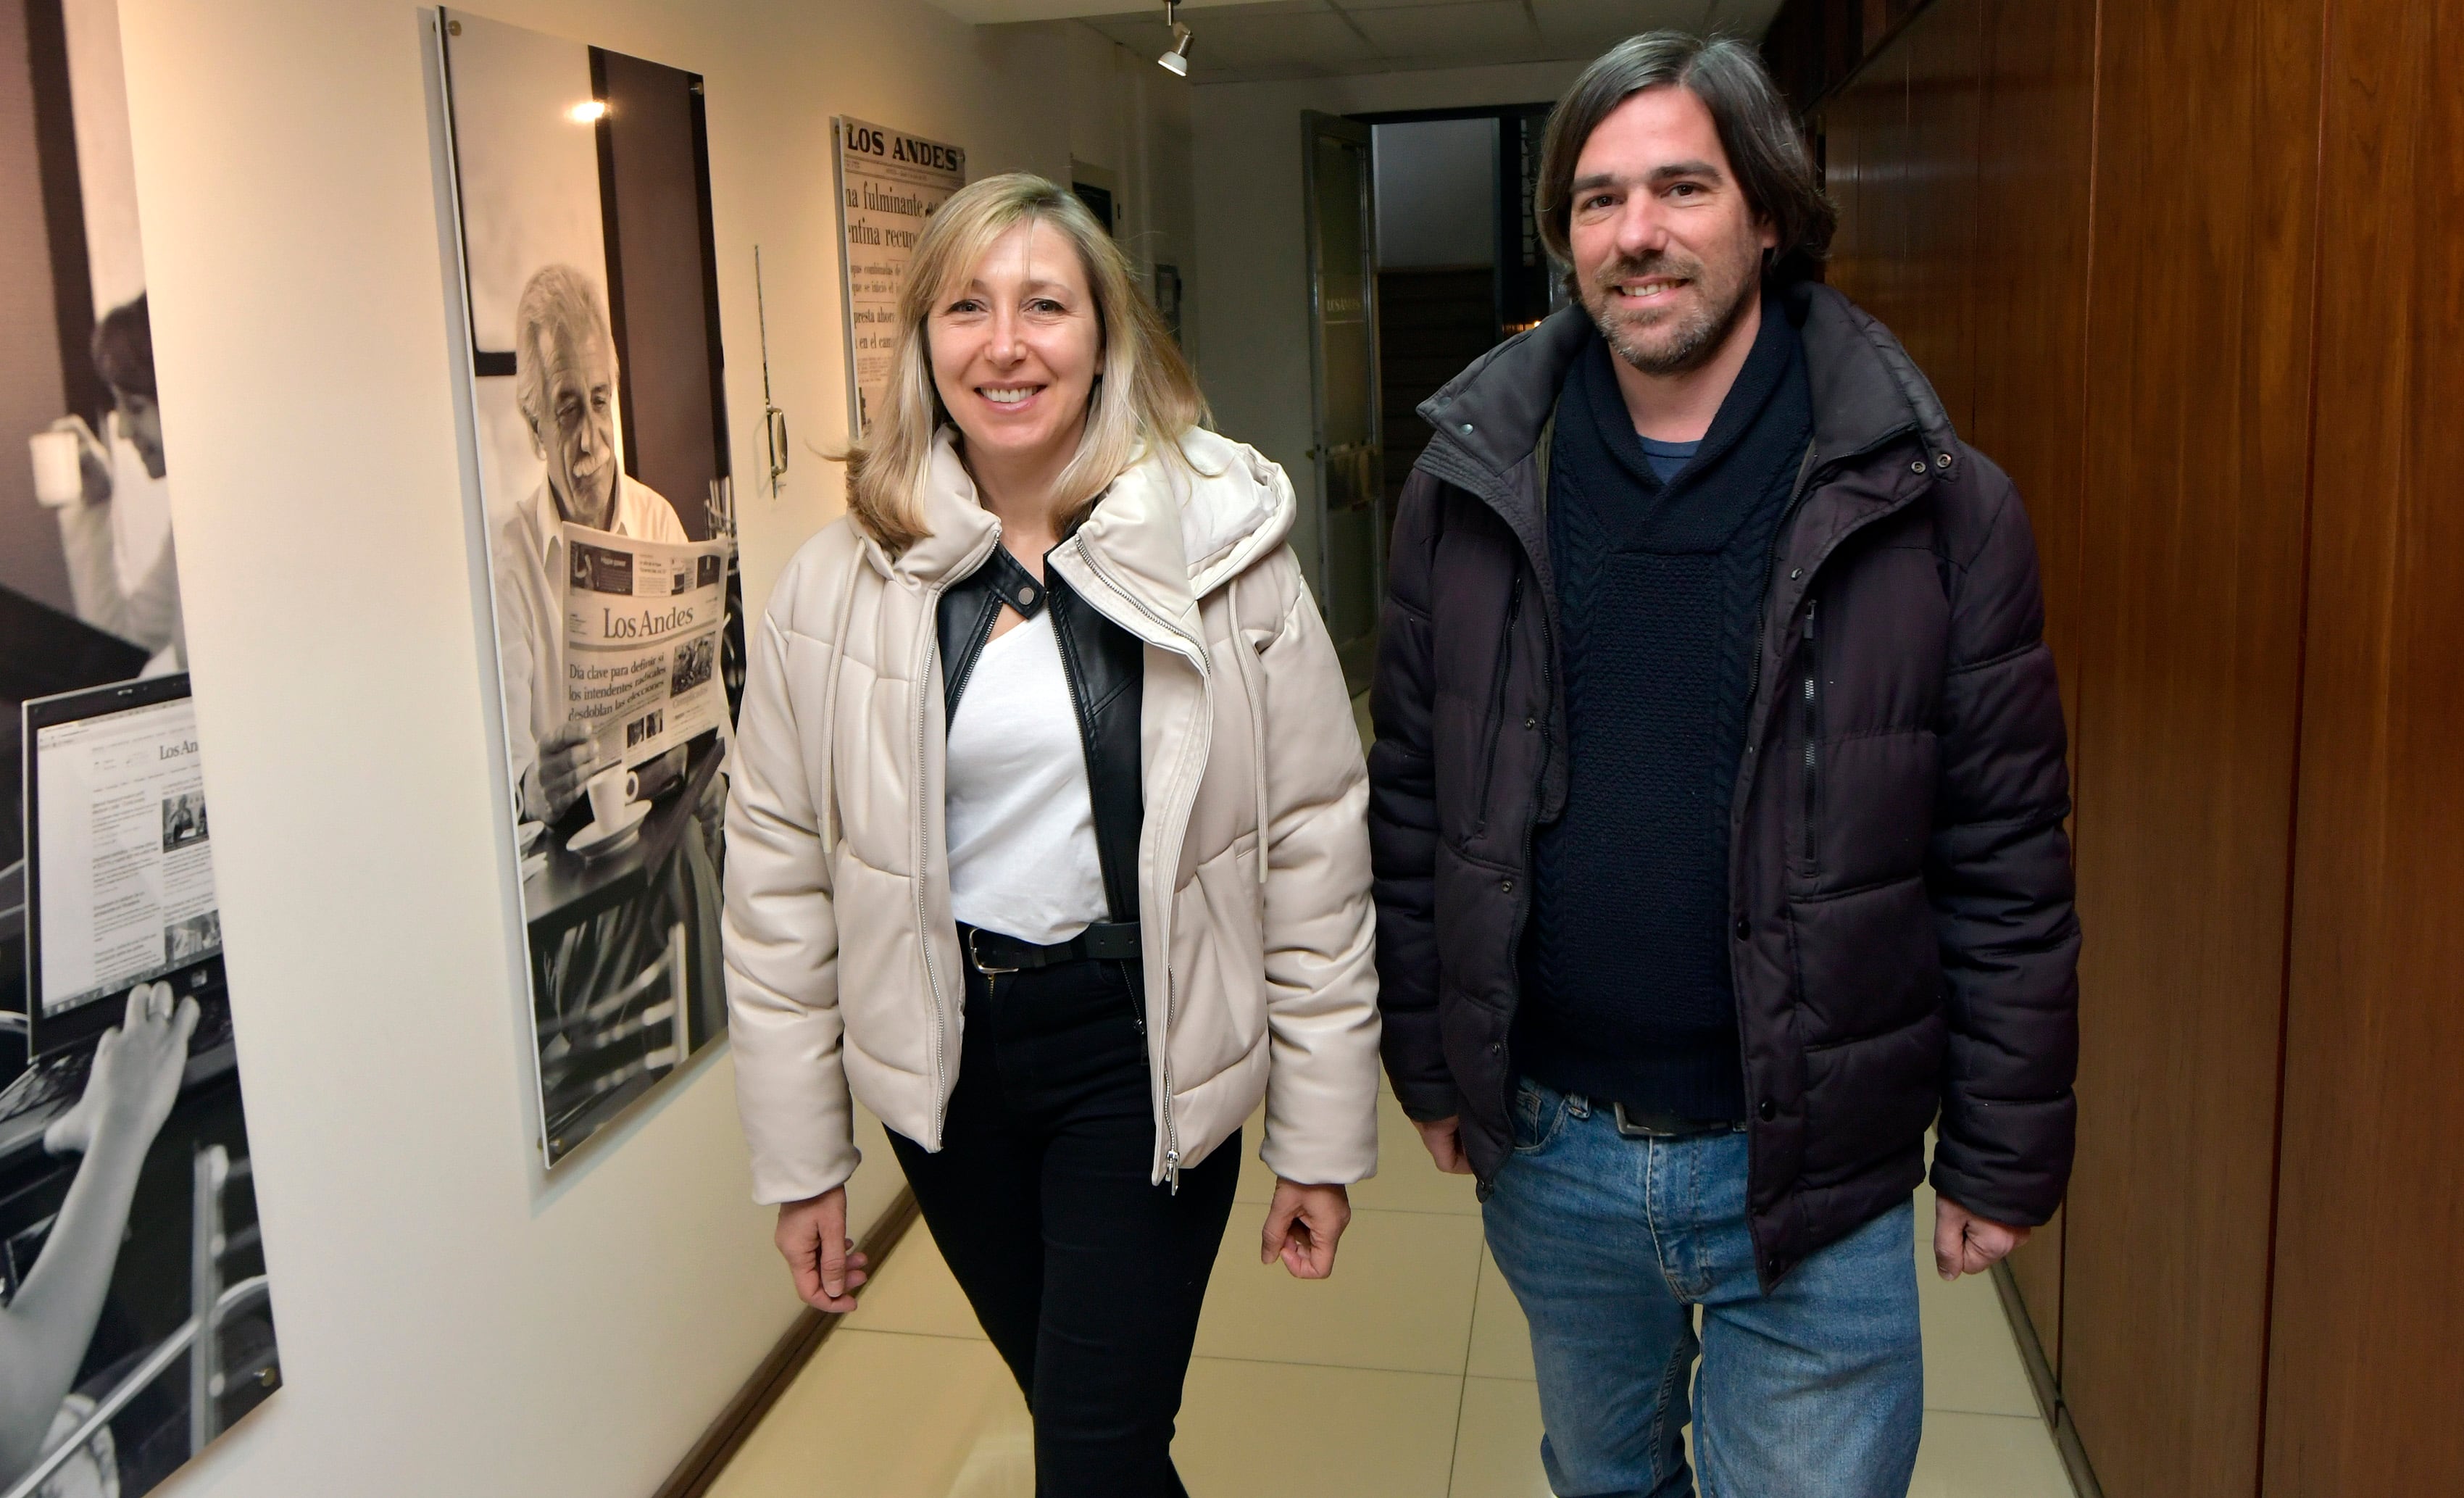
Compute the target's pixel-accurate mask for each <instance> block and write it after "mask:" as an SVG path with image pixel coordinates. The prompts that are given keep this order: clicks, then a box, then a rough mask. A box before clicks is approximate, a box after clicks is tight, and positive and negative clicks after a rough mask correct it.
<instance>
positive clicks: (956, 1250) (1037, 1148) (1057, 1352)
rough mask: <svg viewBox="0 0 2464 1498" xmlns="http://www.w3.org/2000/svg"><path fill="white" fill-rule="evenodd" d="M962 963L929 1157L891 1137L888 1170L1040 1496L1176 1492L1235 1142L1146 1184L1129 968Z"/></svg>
mask: <svg viewBox="0 0 2464 1498" xmlns="http://www.w3.org/2000/svg"><path fill="white" fill-rule="evenodd" d="M962 930H963V928H962ZM966 977H967V1010H966V1014H967V1024H966V1043H965V1045H964V1046H963V1048H962V1050H961V1053H960V1056H959V1063H958V1085H957V1091H956V1093H955V1094H954V1095H953V1096H952V1097H951V1099H950V1112H949V1116H948V1118H947V1120H946V1121H945V1123H944V1124H943V1127H942V1135H941V1151H940V1153H939V1154H937V1155H935V1154H927V1153H925V1151H924V1149H923V1147H922V1146H920V1145H918V1144H916V1143H915V1142H914V1141H913V1140H912V1139H908V1138H905V1137H902V1136H901V1135H897V1134H895V1133H893V1134H891V1136H890V1142H891V1147H892V1148H893V1149H894V1150H896V1151H897V1154H898V1163H899V1166H900V1168H901V1169H903V1170H905V1171H906V1172H907V1179H908V1182H909V1183H910V1184H911V1185H913V1187H914V1189H915V1200H916V1203H917V1204H918V1205H919V1206H921V1207H922V1208H923V1212H924V1221H925V1223H926V1224H927V1225H929V1226H930V1227H931V1228H932V1230H933V1239H934V1242H935V1244H937V1245H939V1246H940V1249H941V1256H942V1258H943V1259H945V1260H946V1261H948V1263H949V1266H950V1272H951V1273H952V1274H953V1275H954V1276H956V1277H957V1281H958V1287H959V1288H960V1289H963V1290H965V1291H966V1293H967V1301H968V1303H969V1304H970V1305H972V1306H973V1307H974V1308H975V1311H976V1319H977V1320H979V1321H980V1322H982V1323H983V1328H984V1333H985V1334H986V1335H987V1336H989V1337H991V1338H992V1342H993V1346H994V1347H995V1348H997V1349H999V1350H1000V1352H1001V1357H1002V1359H1003V1360H1004V1361H1006V1362H1007V1363H1008V1364H1009V1370H1010V1372H1011V1374H1013V1375H1014V1376H1016V1377H1017V1379H1018V1386H1019V1388H1020V1389H1021V1390H1022V1391H1023V1392H1024V1394H1025V1395H1026V1402H1027V1407H1028V1409H1029V1410H1031V1411H1032V1412H1033V1413H1034V1417H1035V1487H1036V1491H1037V1492H1038V1493H1039V1494H1046V1495H1051V1498H1091V1495H1096V1494H1101V1495H1104V1498H1150V1495H1153V1498H1181V1495H1183V1494H1184V1493H1185V1492H1186V1491H1187V1489H1185V1488H1183V1487H1181V1484H1180V1477H1179V1474H1178V1473H1177V1472H1176V1471H1175V1470H1174V1469H1173V1465H1172V1434H1173V1420H1174V1417H1175V1416H1177V1414H1178V1413H1179V1410H1180V1386H1181V1379H1182V1377H1183V1376H1184V1375H1185V1374H1186V1373H1187V1372H1188V1368H1189V1352H1190V1347H1191V1344H1192V1343H1193V1342H1195V1341H1196V1340H1197V1336H1198V1312H1199V1306H1200V1304H1201V1303H1202V1302H1203V1301H1204V1300H1205V1298H1206V1276H1207V1273H1208V1271H1209V1270H1210V1269H1212V1268H1213V1267H1214V1265H1215V1250H1216V1248H1217V1246H1218V1245H1221V1242H1222V1240H1223V1225H1224V1223H1225V1222H1226V1220H1228V1219H1229V1218H1230V1217H1231V1214H1232V1191H1233V1187H1234V1186H1235V1185H1236V1184H1237V1183H1238V1181H1239V1179H1240V1174H1241V1140H1240V1136H1239V1135H1234V1136H1233V1137H1232V1138H1230V1139H1228V1140H1226V1141H1225V1142H1224V1143H1223V1144H1222V1145H1221V1146H1220V1147H1218V1148H1217V1149H1216V1150H1215V1151H1214V1152H1213V1153H1212V1154H1210V1155H1208V1156H1207V1157H1206V1158H1205V1159H1204V1160H1202V1161H1200V1162H1199V1164H1198V1165H1196V1166H1195V1167H1192V1168H1190V1169H1187V1170H1183V1171H1182V1172H1181V1173H1180V1190H1179V1192H1178V1194H1177V1195H1176V1194H1174V1193H1172V1192H1170V1191H1167V1190H1166V1189H1165V1188H1164V1187H1162V1186H1159V1185H1150V1184H1148V1173H1149V1171H1150V1169H1151V1167H1152V1162H1153V1159H1154V1155H1155V1112H1154V1109H1153V1106H1152V1105H1151V1104H1150V1102H1149V1101H1148V1090H1147V1080H1148V1070H1147V1059H1146V1037H1145V1035H1144V1033H1143V1032H1142V1030H1141V1028H1140V1025H1141V1024H1142V1023H1143V1021H1142V1010H1143V1003H1142V1001H1141V1000H1140V998H1139V989H1140V983H1139V979H1138V973H1137V968H1136V965H1135V964H1134V963H1123V962H1111V961H1084V962H1070V963H1064V964H1061V965H1058V966H1054V967H1048V968H1043V969H1040V970H1037V971H1034V972H1026V973H1007V974H1002V975H1000V976H999V977H998V978H995V979H992V980H987V979H986V978H985V977H984V976H983V975H982V974H980V973H978V972H976V971H975V970H974V968H973V966H972V965H970V966H969V968H968V971H967V975H966Z"/></svg>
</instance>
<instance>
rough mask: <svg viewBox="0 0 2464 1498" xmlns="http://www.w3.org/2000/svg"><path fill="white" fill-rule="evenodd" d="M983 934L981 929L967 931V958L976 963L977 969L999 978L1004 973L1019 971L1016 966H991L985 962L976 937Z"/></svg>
mask: <svg viewBox="0 0 2464 1498" xmlns="http://www.w3.org/2000/svg"><path fill="white" fill-rule="evenodd" d="M982 935H983V932H982V931H981V930H971V931H969V932H968V933H967V960H968V961H969V962H971V963H973V964H975V969H976V971H977V972H979V973H981V974H983V975H984V976H985V977H986V978H999V977H1000V976H1001V974H1003V973H1015V972H1017V971H1018V969H1017V968H1014V967H991V966H988V965H986V964H985V962H984V959H983V958H982V957H981V956H980V955H979V954H978V952H977V951H976V938H977V937H978V936H982Z"/></svg>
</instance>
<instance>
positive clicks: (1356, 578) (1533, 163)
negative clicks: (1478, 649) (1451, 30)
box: [1305, 104, 1564, 693]
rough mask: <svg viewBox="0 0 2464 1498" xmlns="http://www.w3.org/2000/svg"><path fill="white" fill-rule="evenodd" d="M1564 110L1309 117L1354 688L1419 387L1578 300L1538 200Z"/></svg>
mask: <svg viewBox="0 0 2464 1498" xmlns="http://www.w3.org/2000/svg"><path fill="white" fill-rule="evenodd" d="M1549 110H1550V106H1549V105H1547V104H1510V105H1492V106H1486V107H1482V108H1475V109H1452V110H1439V111H1419V112H1413V113H1408V114H1385V115H1359V116H1352V117H1349V118H1343V119H1337V118H1334V117H1331V116H1326V115H1315V114H1312V115H1309V116H1308V117H1307V118H1306V120H1305V127H1306V129H1305V134H1306V141H1307V147H1308V157H1307V162H1308V173H1307V190H1308V203H1309V311H1310V333H1311V349H1310V354H1311V359H1310V373H1311V377H1312V390H1311V394H1312V398H1313V399H1312V417H1313V432H1312V434H1313V438H1314V441H1313V445H1312V447H1311V448H1310V450H1309V457H1310V459H1311V461H1312V463H1313V465H1314V467H1315V469H1316V473H1317V479H1318V488H1317V493H1318V505H1319V510H1318V515H1317V519H1318V532H1317V534H1318V536H1319V538H1320V543H1319V544H1320V558H1319V562H1320V568H1319V580H1320V590H1319V604H1320V606H1321V608H1322V609H1323V610H1324V612H1325V614H1326V618H1327V627H1328V630H1329V632H1330V633H1331V634H1332V635H1333V637H1334V642H1335V648H1336V651H1337V653H1338V654H1339V655H1341V657H1342V659H1343V665H1344V676H1345V680H1346V682H1347V684H1348V685H1349V686H1350V687H1351V689H1352V690H1353V692H1354V693H1357V692H1360V691H1362V690H1364V689H1365V688H1366V687H1367V685H1368V682H1369V675H1370V672H1371V668H1372V666H1373V664H1374V662H1375V654H1376V627H1377V615H1378V609H1379V606H1380V603H1381V602H1382V600H1383V598H1384V594H1385V573H1386V567H1385V562H1386V552H1387V547H1388V544H1389V541H1390V539H1391V537H1392V536H1393V533H1394V520H1395V511H1396V508H1397V504H1398V503H1399V501H1400V499H1401V496H1402V492H1403V482H1404V480H1405V479H1406V478H1407V477H1408V476H1409V475H1410V474H1411V471H1412V465H1413V464H1414V463H1415V462H1417V461H1418V460H1419V456H1420V452H1421V450H1422V449H1423V448H1424V447H1426V446H1427V445H1428V440H1429V436H1430V432H1429V428H1428V425H1427V424H1426V423H1425V422H1423V421H1422V420H1421V419H1420V417H1419V405H1420V403H1421V402H1422V401H1425V400H1427V399H1428V398H1429V397H1430V396H1432V395H1434V394H1436V393H1437V392H1438V390H1439V389H1440V388H1441V386H1444V385H1445V384H1446V383H1447V382H1448V381H1450V380H1452V379H1453V378H1454V377H1455V376H1456V375H1458V374H1460V373H1462V372H1463V368H1464V366H1466V365H1468V364H1469V363H1471V362H1472V361H1474V360H1476V359H1478V358H1479V357H1480V356H1481V355H1482V354H1484V353H1485V352H1487V351H1488V350H1489V349H1491V348H1493V347H1495V346H1496V345H1497V343H1498V342H1499V341H1500V340H1501V339H1504V338H1507V337H1510V336H1512V335H1513V334H1515V333H1519V332H1522V331H1524V330H1525V329H1527V328H1529V327H1532V326H1534V325H1536V324H1537V323H1538V322H1539V320H1540V319H1542V318H1544V317H1546V316H1547V315H1548V314H1549V313H1550V312H1551V310H1553V309H1554V308H1555V307H1557V306H1560V305H1563V303H1564V292H1563V290H1562V288H1560V287H1558V286H1557V284H1556V280H1557V277H1556V275H1555V274H1554V271H1553V269H1552V266H1551V261H1550V259H1549V255H1548V253H1547V251H1546V250H1545V249H1544V248H1543V247H1542V245H1541V243H1540V235H1539V226H1538V223H1537V221H1536V219H1535V218H1534V217H1533V214H1532V209H1531V189H1532V186H1533V184H1534V183H1535V182H1536V181H1537V179H1538V175H1539V165H1540V143H1541V139H1542V136H1543V133H1544V132H1545V131H1546V129H1547V127H1548V120H1549Z"/></svg>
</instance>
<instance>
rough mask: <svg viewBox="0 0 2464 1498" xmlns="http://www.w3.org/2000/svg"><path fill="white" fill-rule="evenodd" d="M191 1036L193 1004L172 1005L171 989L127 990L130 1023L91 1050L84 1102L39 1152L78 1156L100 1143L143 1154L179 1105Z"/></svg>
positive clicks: (60, 1121)
mask: <svg viewBox="0 0 2464 1498" xmlns="http://www.w3.org/2000/svg"><path fill="white" fill-rule="evenodd" d="M196 1028H197V1002H196V1001H195V1000H194V999H182V1000H179V1001H177V1002H173V1000H172V997H171V987H170V985H169V984H168V983H140V984H138V985H137V986H136V987H135V988H132V989H130V990H129V991H128V1013H127V1016H126V1017H125V1018H124V1019H122V1020H121V1023H120V1025H119V1027H118V1028H116V1029H111V1030H106V1031H104V1032H103V1035H102V1039H101V1040H99V1042H97V1043H96V1045H95V1048H94V1068H93V1070H92V1071H91V1072H90V1073H88V1075H87V1078H86V1085H85V1093H84V1095H83V1096H81V1097H79V1098H78V1099H77V1106H76V1107H74V1108H72V1109H70V1110H69V1111H68V1112H65V1113H62V1114H61V1115H60V1116H59V1117H58V1118H56V1119H55V1120H54V1121H53V1123H52V1126H51V1128H49V1129H47V1130H45V1131H44V1132H43V1148H44V1149H46V1150H49V1151H50V1152H51V1153H53V1154H54V1155H80V1154H85V1153H88V1152H90V1151H92V1150H93V1149H94V1148H95V1147H96V1145H97V1143H98V1142H99V1141H105V1140H119V1141H124V1142H126V1143H129V1144H133V1145H135V1146H136V1147H137V1148H138V1149H140V1150H141V1151H142V1150H143V1149H144V1148H146V1147H147V1146H150V1145H151V1144H152V1143H153V1142H154V1135H156V1134H157V1133H158V1132H159V1131H160V1130H161V1129H162V1127H163V1121H164V1120H165V1118H168V1117H169V1116H170V1115H171V1105H172V1104H174V1103H176V1102H178V1101H179V1100H180V1073H181V1070H182V1068H184V1067H186V1066H187V1061H188V1037H189V1036H190V1035H192V1034H194V1033H195V1031H196Z"/></svg>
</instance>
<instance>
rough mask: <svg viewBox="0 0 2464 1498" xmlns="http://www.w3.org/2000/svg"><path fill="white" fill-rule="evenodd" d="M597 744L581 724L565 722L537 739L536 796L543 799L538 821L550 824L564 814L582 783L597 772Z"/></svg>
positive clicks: (578, 794)
mask: <svg viewBox="0 0 2464 1498" xmlns="http://www.w3.org/2000/svg"><path fill="white" fill-rule="evenodd" d="M602 768H603V766H602V765H601V764H600V762H599V745H598V744H597V742H595V741H594V740H593V739H592V738H591V737H590V730H589V728H588V727H586V726H585V725H583V724H582V723H580V722H576V721H573V720H571V719H568V720H566V722H565V724H564V726H563V727H561V728H560V729H558V730H557V731H556V732H555V733H552V734H550V735H548V736H547V737H546V738H542V739H540V740H539V794H540V795H542V796H544V797H546V798H547V815H546V816H545V817H543V818H541V819H540V820H542V821H546V822H554V821H555V820H556V819H557V818H559V817H561V816H563V815H564V813H565V810H566V808H567V807H570V806H571V805H572V804H574V802H575V800H576V799H577V798H579V797H580V796H581V795H582V787H583V782H586V781H588V780H589V779H590V778H591V777H592V776H593V775H596V774H598V773H599V771H600V770H601V769H602Z"/></svg>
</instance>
